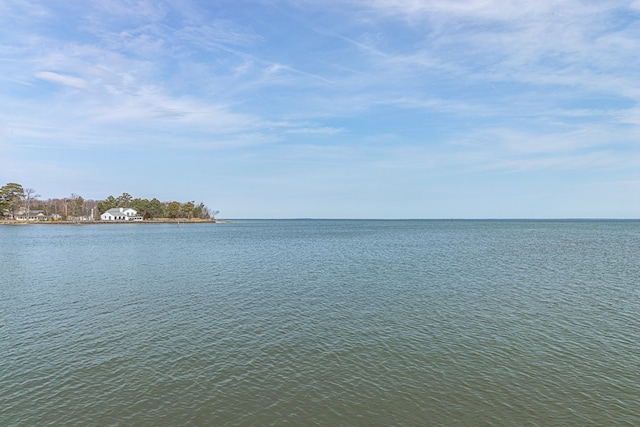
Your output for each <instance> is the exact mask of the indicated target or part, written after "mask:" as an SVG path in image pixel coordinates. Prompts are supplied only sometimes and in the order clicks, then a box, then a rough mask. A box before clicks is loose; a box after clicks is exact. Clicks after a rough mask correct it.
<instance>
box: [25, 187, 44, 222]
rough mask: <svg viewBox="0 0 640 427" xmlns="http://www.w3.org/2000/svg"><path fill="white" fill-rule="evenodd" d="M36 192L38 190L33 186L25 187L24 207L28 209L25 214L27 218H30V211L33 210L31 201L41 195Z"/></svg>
mask: <svg viewBox="0 0 640 427" xmlns="http://www.w3.org/2000/svg"><path fill="white" fill-rule="evenodd" d="M35 193H36V190H34V189H33V188H25V189H24V196H23V201H24V207H25V210H26V212H25V215H26V217H27V218H29V212H31V201H32V200H34V199H37V198H38V197H40V195H39V194H35Z"/></svg>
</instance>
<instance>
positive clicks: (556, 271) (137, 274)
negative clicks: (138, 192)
mask: <svg viewBox="0 0 640 427" xmlns="http://www.w3.org/2000/svg"><path fill="white" fill-rule="evenodd" d="M0 242H1V243H2V244H1V247H2V253H1V254H0V381H1V386H0V425H6V426H33V425H40V426H44V425H55V426H60V425H65V426H73V425H77V426H90V425H96V426H98V425H99V426H102V425H141V426H144V425H148V426H152V425H153V426H157V425H170V426H180V425H216V426H222V425H260V426H262V425H363V426H365V425H366V426H376V425H380V426H386V425H408V426H411V425H426V426H431V425H433V426H439V425H442V426H482V425H498V426H499V425H504V426H512V425H531V426H550V425H562V426H586V425H594V426H605V425H606V426H611V425H629V426H637V425H640V222H639V221H365V220H361V221H360V220H358V221H339V220H270V221H257V220H256V221H249V220H245V221H235V222H233V223H230V224H181V225H176V224H155V225H150V224H122V225H116V224H109V225H105V224H100V225H83V226H71V225H33V226H20V227H18V226H0Z"/></svg>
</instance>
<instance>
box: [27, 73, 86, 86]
mask: <svg viewBox="0 0 640 427" xmlns="http://www.w3.org/2000/svg"><path fill="white" fill-rule="evenodd" d="M35 76H36V77H37V78H39V79H41V80H46V81H49V82H52V83H57V84H60V85H63V86H69V87H74V88H76V89H86V88H87V82H86V81H85V80H84V79H81V78H79V77H73V76H68V75H64V74H59V73H54V72H52V71H39V72H37V73H36V74H35Z"/></svg>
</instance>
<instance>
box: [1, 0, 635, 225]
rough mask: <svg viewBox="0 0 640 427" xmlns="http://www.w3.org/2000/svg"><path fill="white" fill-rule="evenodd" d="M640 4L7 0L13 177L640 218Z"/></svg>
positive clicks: (347, 213)
mask: <svg viewBox="0 0 640 427" xmlns="http://www.w3.org/2000/svg"><path fill="white" fill-rule="evenodd" d="M639 52H640V0H599V1H593V0H588V1H587V0H585V1H582V0H553V1H551V0H537V1H532V2H529V1H522V0H430V1H427V0H322V1H319V0H315V1H311V0H295V1H294V0H290V1H289V0H252V1H244V0H208V1H204V0H180V1H163V0H148V1H147V0H109V1H104V0H56V1H55V2H53V1H49V0H40V1H39V0H0V185H4V184H5V183H8V182H18V183H20V184H22V185H23V187H25V188H32V189H34V190H35V191H36V193H37V194H39V195H40V196H41V198H43V199H47V198H57V197H68V196H69V195H71V194H72V193H74V194H78V195H80V196H82V197H84V198H85V199H104V198H106V197H107V196H109V195H113V196H116V197H117V196H118V195H120V194H122V193H124V192H127V193H129V194H131V195H132V196H133V197H140V198H149V199H151V198H153V197H156V198H158V199H160V200H162V201H171V200H177V201H180V202H186V201H190V200H194V201H196V202H197V203H198V202H203V203H204V204H205V205H207V206H208V207H209V208H210V209H212V210H219V211H220V214H219V215H218V216H219V217H220V218H640V54H639Z"/></svg>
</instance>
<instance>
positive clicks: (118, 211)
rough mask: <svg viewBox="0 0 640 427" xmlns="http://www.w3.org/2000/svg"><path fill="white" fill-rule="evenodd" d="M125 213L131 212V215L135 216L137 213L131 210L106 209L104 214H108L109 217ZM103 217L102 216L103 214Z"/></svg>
mask: <svg viewBox="0 0 640 427" xmlns="http://www.w3.org/2000/svg"><path fill="white" fill-rule="evenodd" d="M127 211H132V212H133V214H132V215H136V214H137V213H138V212H136V210H135V209H132V208H111V209H108V210H107V211H106V212H105V214H110V215H122V214H123V213H125V212H127ZM103 215H104V214H103Z"/></svg>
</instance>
